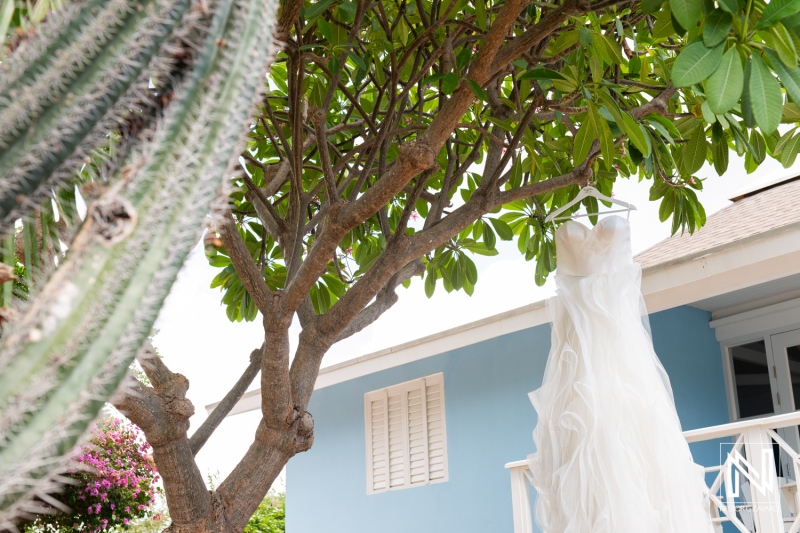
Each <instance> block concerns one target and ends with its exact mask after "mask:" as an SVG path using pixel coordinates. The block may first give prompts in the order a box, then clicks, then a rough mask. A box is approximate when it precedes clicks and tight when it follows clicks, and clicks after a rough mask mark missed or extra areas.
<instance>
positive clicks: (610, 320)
mask: <svg viewBox="0 0 800 533" xmlns="http://www.w3.org/2000/svg"><path fill="white" fill-rule="evenodd" d="M556 283H557V287H558V293H557V296H555V297H554V298H552V299H551V300H550V301H549V302H548V312H549V314H550V318H551V321H552V347H551V352H550V356H549V359H548V362H547V367H546V370H545V375H544V379H543V384H542V387H541V388H540V389H538V390H536V391H534V392H532V393H530V398H531V401H532V402H533V405H534V407H535V409H536V411H537V413H538V417H539V420H538V424H537V426H536V428H535V430H534V432H533V438H534V442H535V444H536V452H535V453H533V454H532V455H530V456H529V458H528V461H529V464H530V468H531V471H532V473H533V482H534V485H535V488H536V490H537V492H538V496H537V501H536V506H535V516H536V521H537V522H538V524H539V526H540V527H541V529H542V531H543V532H544V533H678V532H686V533H711V532H712V531H713V528H712V526H711V521H710V518H709V514H708V503H707V502H708V500H707V498H706V490H707V489H706V486H705V483H704V478H703V470H702V468H701V467H700V466H698V465H696V464H695V463H694V462H693V461H692V456H691V453H690V451H689V446H688V444H687V443H686V441H685V440H684V438H683V435H682V434H681V426H680V421H679V419H678V415H677V413H676V411H675V405H674V401H673V397H672V389H671V387H670V383H669V378H668V377H667V374H666V372H665V371H664V368H663V366H662V365H661V363H660V361H659V360H658V357H657V356H656V354H655V352H654V350H653V343H652V340H651V337H650V332H649V326H648V324H647V318H646V317H647V315H646V314H644V313H645V311H644V306H643V300H642V297H641V291H640V285H641V269H640V267H639V265H638V264H635V263H632V264H630V266H625V267H622V268H619V269H617V270H614V271H612V272H609V273H604V274H597V275H590V276H564V275H558V276H557V277H556ZM674 334H675V335H680V334H681V332H680V331H675V332H674Z"/></svg>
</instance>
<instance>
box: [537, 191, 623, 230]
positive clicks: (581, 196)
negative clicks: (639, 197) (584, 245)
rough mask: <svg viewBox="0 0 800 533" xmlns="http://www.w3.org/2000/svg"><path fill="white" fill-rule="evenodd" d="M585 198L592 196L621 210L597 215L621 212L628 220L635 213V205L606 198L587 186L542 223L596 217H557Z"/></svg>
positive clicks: (582, 214) (581, 215) (584, 215)
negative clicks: (624, 213) (619, 207)
mask: <svg viewBox="0 0 800 533" xmlns="http://www.w3.org/2000/svg"><path fill="white" fill-rule="evenodd" d="M587 196H592V197H594V198H597V199H598V200H602V201H604V202H610V203H612V204H615V205H618V206H621V207H622V209H612V210H611V211H603V212H602V213H597V215H608V214H611V213H622V212H623V211H625V212H627V213H628V216H627V217H626V218H628V219H630V216H631V211H636V206H635V205H633V204H629V203H628V202H623V201H622V200H617V199H616V198H611V197H608V196H606V195H605V194H603V193H601V192H600V191H598V190H597V189H595V188H594V187H592V186H591V185H587V186H586V187H584V188H583V189H581V190H580V192H579V193H578V195H577V196H576V197H575V198H573V199H572V201H570V202H567V203H566V204H564V205H562V206H561V207H559V208H558V209H556V210H555V211H553V212H552V213H550V214H549V215H547V218H545V219H544V221H545V222H553V221H554V220H566V219H570V218H578V217H588V216H596V215H595V214H594V213H592V214H591V215H590V214H589V213H580V214H575V215H568V216H563V217H560V216H558V215H560V214H561V213H563V212H564V211H566V210H567V209H569V208H570V207H572V206H573V205H575V204H577V203H578V202H580V201H581V200H583V199H584V198H586V197H587Z"/></svg>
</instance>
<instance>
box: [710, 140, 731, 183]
mask: <svg viewBox="0 0 800 533" xmlns="http://www.w3.org/2000/svg"><path fill="white" fill-rule="evenodd" d="M713 150H714V170H716V171H717V175H718V176H722V175H723V174H724V173H725V171H726V170H728V158H729V157H730V149H729V148H728V143H727V142H726V141H725V140H724V139H719V140H717V141H715V142H714V144H713Z"/></svg>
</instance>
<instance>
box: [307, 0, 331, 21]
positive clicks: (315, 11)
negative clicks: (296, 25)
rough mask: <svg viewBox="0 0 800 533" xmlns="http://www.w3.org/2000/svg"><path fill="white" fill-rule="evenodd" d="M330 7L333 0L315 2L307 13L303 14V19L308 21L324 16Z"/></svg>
mask: <svg viewBox="0 0 800 533" xmlns="http://www.w3.org/2000/svg"><path fill="white" fill-rule="evenodd" d="M330 5H331V0H320V1H318V2H313V3H312V4H311V6H309V8H308V9H306V10H305V12H304V13H303V17H304V18H305V19H306V20H311V19H313V18H314V17H317V16H319V15H322V14H323V13H324V12H325V10H326V9H328V6H330Z"/></svg>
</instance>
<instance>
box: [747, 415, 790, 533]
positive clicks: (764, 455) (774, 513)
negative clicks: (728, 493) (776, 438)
mask: <svg viewBox="0 0 800 533" xmlns="http://www.w3.org/2000/svg"><path fill="white" fill-rule="evenodd" d="M744 446H745V453H746V454H747V462H748V463H750V466H751V467H752V471H750V472H749V473H750V476H749V477H750V494H751V499H752V504H753V518H754V521H755V524H756V531H757V533H783V531H784V527H783V515H782V512H781V492H780V487H778V477H777V475H776V471H775V456H774V455H773V451H772V439H771V438H770V437H769V435H767V433H766V431H764V430H763V429H761V428H759V427H754V428H749V429H747V430H745V432H744Z"/></svg>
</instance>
